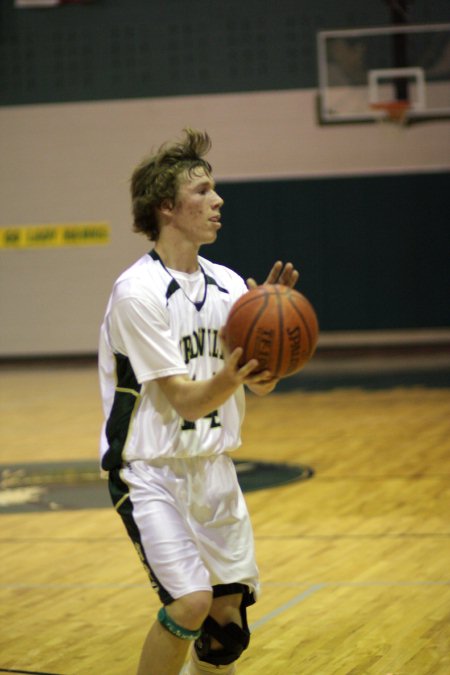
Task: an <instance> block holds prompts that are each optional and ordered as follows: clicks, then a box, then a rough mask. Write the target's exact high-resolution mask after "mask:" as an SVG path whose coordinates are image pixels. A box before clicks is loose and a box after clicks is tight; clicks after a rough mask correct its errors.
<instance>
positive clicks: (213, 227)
mask: <svg viewBox="0 0 450 675" xmlns="http://www.w3.org/2000/svg"><path fill="white" fill-rule="evenodd" d="M209 148H210V139H209V137H208V135H207V134H206V133H205V134H203V133H200V132H197V131H193V130H189V129H187V130H185V135H184V137H183V140H181V141H180V142H173V143H170V144H166V145H164V146H162V148H160V150H159V151H158V152H157V153H156V154H155V155H154V156H152V157H150V158H148V159H146V160H145V161H144V162H143V163H142V164H140V166H138V167H137V168H136V169H135V171H134V173H133V175H132V179H131V195H132V205H133V214H134V229H135V230H136V231H138V232H142V233H144V234H145V235H147V237H148V238H149V239H150V240H152V241H153V242H154V247H153V248H152V250H151V251H150V252H149V253H148V254H146V255H144V256H143V257H142V258H141V259H140V260H138V261H137V262H136V263H135V264H134V265H132V266H131V267H130V268H129V269H128V270H126V271H125V272H124V273H123V274H122V275H121V276H120V277H119V278H118V280H117V282H116V283H115V285H114V288H113V291H112V295H111V298H110V300H109V304H108V307H107V310H106V315H105V319H104V322H103V324H102V328H101V339H100V350H99V370H100V384H101V392H102V398H103V408H104V415H105V424H104V427H103V430H102V437H101V455H102V467H103V469H104V470H106V471H108V472H109V488H110V493H111V497H112V501H113V503H114V505H115V508H116V510H117V511H118V513H119V514H120V516H121V517H122V519H123V522H124V524H125V527H126V529H127V531H128V534H129V536H130V538H131V539H132V541H133V543H134V546H135V547H136V549H137V552H138V554H139V557H140V559H141V561H142V563H143V564H144V567H145V569H146V571H147V573H148V575H149V578H150V581H151V583H152V585H153V587H154V589H155V590H156V591H157V593H158V594H159V598H160V600H161V603H162V607H161V609H160V610H159V612H158V614H157V617H156V620H155V622H154V623H153V625H152V627H151V628H150V631H149V633H148V636H147V638H146V640H145V643H144V646H143V650H142V654H141V658H140V663H139V668H138V675H178V673H180V672H182V673H186V674H189V675H201V674H206V673H220V674H221V675H230V674H231V673H234V672H235V666H234V664H235V662H236V660H237V659H238V658H239V656H240V655H241V653H242V651H243V650H244V649H246V648H247V646H248V643H249V639H250V633H249V629H248V624H247V619H246V608H247V606H248V605H250V604H252V603H253V602H254V601H255V598H256V595H257V591H258V570H257V567H256V564H255V559H254V547H253V535H252V529H251V524H250V521H249V516H248V512H247V508H246V505H245V502H244V498H243V495H242V492H241V490H240V487H239V484H238V481H237V478H236V471H235V468H234V465H233V463H232V461H231V459H230V457H229V455H228V453H229V452H230V451H232V450H234V449H235V448H237V447H238V446H239V444H240V427H241V423H242V419H243V414H244V393H243V385H247V386H248V387H249V388H250V389H251V390H252V391H253V392H255V393H256V394H258V395H264V394H267V393H269V392H270V391H272V389H273V388H274V386H275V385H276V380H275V379H274V378H273V377H272V376H271V374H270V373H269V372H267V371H265V372H261V373H259V374H255V370H256V369H257V366H258V363H257V361H255V360H251V361H249V362H248V363H246V364H244V365H243V366H240V365H239V363H238V362H239V359H240V356H241V354H242V350H241V349H240V348H239V349H236V350H235V351H233V352H232V353H231V354H227V353H226V352H225V351H224V349H223V346H222V343H221V339H220V335H221V327H222V326H223V325H224V324H225V321H226V318H227V315H228V312H229V310H230V308H231V306H232V304H233V303H234V302H235V300H237V298H239V297H240V296H241V295H242V294H243V293H245V292H246V291H247V287H246V285H245V283H244V281H243V280H242V279H241V278H240V277H239V276H238V275H237V274H236V273H234V272H232V271H231V270H230V269H227V268H226V267H223V266H221V265H217V264H214V263H212V262H209V261H208V260H206V259H205V258H203V257H201V256H200V255H199V249H200V246H202V245H204V244H210V243H212V242H214V241H215V240H216V237H217V233H218V231H219V229H220V227H221V220H220V218H221V216H220V209H221V207H222V205H223V200H222V199H221V197H219V195H218V194H217V192H216V190H215V184H214V180H213V178H212V174H211V166H210V164H209V163H208V162H207V161H206V160H205V159H204V155H205V154H206V152H207V151H208V150H209ZM297 277H298V273H297V271H296V270H294V268H293V266H292V264H290V263H288V264H287V265H283V264H282V263H281V262H277V263H275V265H274V266H273V268H272V270H271V272H270V274H269V276H268V278H267V280H266V283H276V282H278V283H283V284H286V285H289V286H293V285H294V284H295V282H296V280H297ZM249 285H250V286H252V287H253V286H255V285H256V283H255V281H254V280H249ZM191 643H194V648H193V649H191V651H190V656H189V661H188V662H187V663H186V664H185V666H184V667H183V663H184V662H185V659H186V657H187V654H188V651H189V647H190V644H191ZM181 669H183V670H181Z"/></svg>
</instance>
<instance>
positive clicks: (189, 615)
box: [158, 591, 212, 640]
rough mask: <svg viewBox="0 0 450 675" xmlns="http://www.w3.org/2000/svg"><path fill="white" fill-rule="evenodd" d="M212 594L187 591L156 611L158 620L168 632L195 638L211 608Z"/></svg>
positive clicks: (191, 638) (182, 636)
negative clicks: (186, 593) (187, 592)
mask: <svg viewBox="0 0 450 675" xmlns="http://www.w3.org/2000/svg"><path fill="white" fill-rule="evenodd" d="M211 602H212V594H211V593H210V592H209V591H198V592H195V593H189V594H188V595H185V596H183V597H181V598H179V599H178V600H175V601H174V602H173V603H171V604H170V605H168V607H162V608H161V609H160V610H159V612H158V620H159V622H160V623H161V624H162V625H163V626H164V628H166V629H167V630H168V631H169V632H170V633H172V634H173V635H176V636H177V637H181V638H185V639H190V640H193V639H196V638H197V637H198V635H199V634H200V627H201V625H202V624H203V621H204V620H205V618H206V617H207V616H208V612H209V610H210V608H211Z"/></svg>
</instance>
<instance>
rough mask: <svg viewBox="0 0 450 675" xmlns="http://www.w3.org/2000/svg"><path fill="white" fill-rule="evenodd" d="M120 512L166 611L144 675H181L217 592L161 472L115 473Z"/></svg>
mask: <svg viewBox="0 0 450 675" xmlns="http://www.w3.org/2000/svg"><path fill="white" fill-rule="evenodd" d="M109 484H110V491H111V496H112V498H113V502H114V504H115V506H116V510H117V512H118V513H119V515H120V516H121V517H122V520H123V523H124V525H125V527H126V529H127V532H128V534H129V536H130V538H131V540H132V541H133V543H134V546H135V548H136V550H137V552H138V555H139V557H140V559H141V561H142V563H143V565H144V568H145V569H146V571H147V573H148V575H149V578H150V581H151V584H152V586H153V588H154V589H155V590H156V591H157V593H158V595H159V598H160V600H161V602H162V605H163V607H162V609H161V610H160V611H159V612H158V618H157V620H156V621H155V622H154V624H153V625H152V627H151V629H150V631H149V633H148V635H147V638H146V640H145V642H144V646H143V649H142V653H141V658H140V664H139V669H138V674H139V675H178V673H179V671H180V668H181V666H182V664H183V662H184V660H185V657H186V654H187V651H188V649H189V644H190V643H191V642H192V641H194V640H195V639H196V638H197V637H198V635H199V631H200V627H201V626H202V623H203V621H204V619H205V617H206V616H207V615H208V613H209V610H210V607H211V601H212V588H211V584H210V578H209V572H208V570H207V569H206V568H205V565H204V563H203V561H202V559H201V557H200V556H199V553H198V550H197V547H196V545H195V541H194V540H193V538H192V534H191V533H190V531H189V529H186V524H185V518H184V517H183V514H182V513H180V510H179V508H178V505H177V503H176V502H175V500H174V499H173V498H172V496H171V494H170V492H168V491H167V490H166V489H165V486H164V485H163V484H162V483H161V482H160V481H159V474H158V471H155V470H153V469H152V468H151V467H149V466H145V465H143V464H142V463H135V464H134V466H133V467H126V468H124V469H122V470H121V471H120V472H119V471H112V472H110V481H109Z"/></svg>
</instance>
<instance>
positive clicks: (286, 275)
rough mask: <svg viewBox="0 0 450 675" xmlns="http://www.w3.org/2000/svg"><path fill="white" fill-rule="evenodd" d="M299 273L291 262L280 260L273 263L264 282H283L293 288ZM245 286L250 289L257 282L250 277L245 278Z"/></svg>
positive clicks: (254, 286)
mask: <svg viewBox="0 0 450 675" xmlns="http://www.w3.org/2000/svg"><path fill="white" fill-rule="evenodd" d="M298 277H299V273H298V270H296V269H295V267H294V265H293V264H292V263H291V262H288V263H286V264H284V263H283V262H282V261H281V260H277V262H276V263H275V264H274V265H273V267H272V269H271V270H270V272H269V274H268V275H267V279H266V280H265V282H264V284H283V286H289V287H290V288H293V287H294V286H295V284H296V283H297V281H298ZM247 286H248V288H249V289H250V290H251V289H252V288H256V287H257V286H258V284H257V283H256V281H255V280H254V279H252V278H250V279H247Z"/></svg>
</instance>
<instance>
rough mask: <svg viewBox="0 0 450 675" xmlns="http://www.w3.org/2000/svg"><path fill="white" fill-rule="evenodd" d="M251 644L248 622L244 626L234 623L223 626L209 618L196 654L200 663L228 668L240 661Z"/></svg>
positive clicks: (199, 639) (197, 641)
mask: <svg viewBox="0 0 450 675" xmlns="http://www.w3.org/2000/svg"><path fill="white" fill-rule="evenodd" d="M249 642H250V631H249V629H248V626H247V621H246V620H245V621H244V622H243V626H239V625H238V624H237V623H234V622H230V623H227V624H225V625H223V626H222V625H220V624H219V623H217V621H216V620H215V619H213V618H212V617H211V616H208V617H207V618H206V619H205V622H204V624H203V626H202V631H201V635H200V637H199V638H198V639H197V640H196V641H195V652H196V654H197V657H198V659H199V660H200V661H203V662H205V663H210V664H212V665H214V666H228V665H230V664H231V663H234V661H237V660H238V658H239V657H240V656H241V654H242V652H243V651H244V649H247V647H248V645H249ZM217 643H219V647H217V646H216V645H217Z"/></svg>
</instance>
